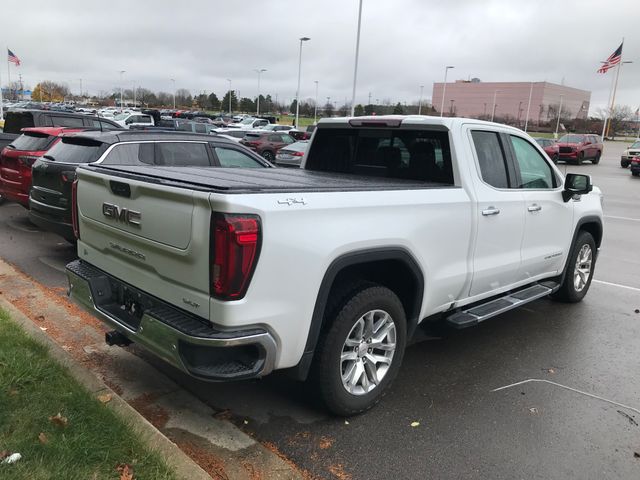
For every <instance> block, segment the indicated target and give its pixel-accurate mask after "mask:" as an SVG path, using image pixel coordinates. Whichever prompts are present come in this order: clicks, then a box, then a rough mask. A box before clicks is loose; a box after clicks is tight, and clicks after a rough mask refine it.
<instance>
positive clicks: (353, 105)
mask: <svg viewBox="0 0 640 480" xmlns="http://www.w3.org/2000/svg"><path fill="white" fill-rule="evenodd" d="M361 24H362V0H360V6H359V7H358V34H357V36H356V59H355V62H354V65H353V90H352V92H351V116H352V117H353V116H355V108H356V80H357V79H358V55H359V53H360V25H361Z"/></svg>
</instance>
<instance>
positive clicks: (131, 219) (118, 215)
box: [102, 202, 142, 226]
mask: <svg viewBox="0 0 640 480" xmlns="http://www.w3.org/2000/svg"><path fill="white" fill-rule="evenodd" d="M102 214H103V215H104V216H105V217H108V218H113V219H114V220H116V221H118V222H122V223H128V224H129V225H136V226H138V225H140V220H141V219H142V213H140V212H136V211H134V210H129V209H127V208H121V207H119V206H118V205H113V204H112V203H107V202H104V203H103V204H102Z"/></svg>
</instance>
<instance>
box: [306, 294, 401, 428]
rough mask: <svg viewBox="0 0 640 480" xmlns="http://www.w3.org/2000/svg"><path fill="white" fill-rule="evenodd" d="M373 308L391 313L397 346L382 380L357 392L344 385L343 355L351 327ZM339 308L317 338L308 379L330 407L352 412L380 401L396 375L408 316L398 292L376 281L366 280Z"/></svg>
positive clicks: (345, 413)
mask: <svg viewBox="0 0 640 480" xmlns="http://www.w3.org/2000/svg"><path fill="white" fill-rule="evenodd" d="M372 310H381V311H383V312H386V313H387V314H388V315H389V316H390V320H391V322H392V323H393V324H394V326H395V345H396V347H395V351H394V353H393V357H392V359H391V362H390V364H389V366H388V369H387V371H386V373H385V374H384V376H383V377H382V380H381V381H380V382H379V383H378V384H377V385H376V386H375V387H374V388H373V389H372V390H370V391H369V392H367V393H361V394H354V393H351V392H349V391H347V388H346V387H345V385H343V380H342V375H343V372H342V363H341V360H340V357H341V355H342V353H343V348H345V342H346V340H347V338H348V337H349V335H350V333H351V332H352V329H353V328H354V327H355V325H356V324H357V323H358V321H359V320H360V319H361V318H362V317H363V315H365V314H366V313H368V312H371V311H372ZM337 312H338V313H337V315H335V317H333V318H328V319H327V320H328V321H332V323H331V324H330V326H329V327H328V329H326V331H325V332H323V334H322V335H321V337H320V339H319V341H318V346H317V349H316V353H315V358H314V364H313V367H312V372H311V376H310V378H309V380H310V381H311V382H314V383H315V387H316V389H317V390H318V393H319V395H320V398H321V399H322V401H323V402H324V404H325V406H326V407H327V409H329V410H330V411H331V412H332V413H334V414H335V415H340V416H350V415H356V414H358V413H362V412H364V411H366V410H368V409H370V408H371V407H373V406H374V405H375V404H377V403H378V402H379V401H380V399H381V398H382V397H383V395H384V394H385V391H386V389H387V388H388V387H389V385H391V383H392V382H393V380H394V379H395V377H396V376H397V374H398V370H399V369H400V365H401V363H402V358H403V356H404V349H405V345H406V339H407V320H406V316H405V312H404V308H403V306H402V303H401V302H400V299H399V298H398V296H397V295H396V294H395V293H393V292H392V291H391V290H389V289H388V288H386V287H382V286H378V285H375V284H363V285H362V288H360V289H359V290H356V291H354V292H352V294H351V295H350V296H349V298H347V299H345V300H344V301H343V304H342V306H341V307H340V308H338V309H337ZM355 349H357V347H356V348H355ZM362 360H363V364H364V363H366V362H367V360H366V358H365V359H362ZM361 375H363V374H361ZM364 375H365V376H367V375H366V374H364ZM360 378H361V377H360Z"/></svg>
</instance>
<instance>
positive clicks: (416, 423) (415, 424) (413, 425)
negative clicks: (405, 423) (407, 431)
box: [411, 422, 420, 428]
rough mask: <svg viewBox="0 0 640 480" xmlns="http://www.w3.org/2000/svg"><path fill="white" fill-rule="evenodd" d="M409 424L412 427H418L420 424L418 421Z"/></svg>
mask: <svg viewBox="0 0 640 480" xmlns="http://www.w3.org/2000/svg"><path fill="white" fill-rule="evenodd" d="M411 426H412V427H414V428H415V427H419V426H420V422H411Z"/></svg>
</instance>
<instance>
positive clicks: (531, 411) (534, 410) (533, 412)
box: [529, 407, 538, 415]
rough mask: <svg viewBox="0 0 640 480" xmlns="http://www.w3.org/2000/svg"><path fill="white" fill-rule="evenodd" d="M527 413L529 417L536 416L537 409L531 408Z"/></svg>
mask: <svg viewBox="0 0 640 480" xmlns="http://www.w3.org/2000/svg"><path fill="white" fill-rule="evenodd" d="M529 413H530V414H531V415H537V414H538V409H537V408H536V407H531V408H530V409H529Z"/></svg>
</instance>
